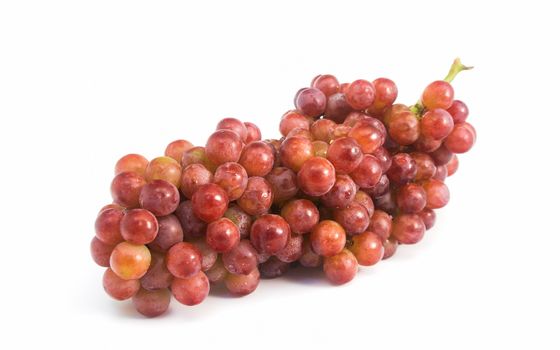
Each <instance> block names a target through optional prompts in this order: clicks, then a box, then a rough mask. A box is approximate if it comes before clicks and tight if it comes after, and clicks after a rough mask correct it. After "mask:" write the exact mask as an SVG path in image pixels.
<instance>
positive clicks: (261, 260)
mask: <svg viewBox="0 0 560 350" xmlns="http://www.w3.org/2000/svg"><path fill="white" fill-rule="evenodd" d="M271 256H272V255H271V254H267V253H259V252H257V262H258V263H259V264H264V263H265V262H267V261H268V259H270V257H271Z"/></svg>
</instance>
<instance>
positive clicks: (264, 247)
mask: <svg viewBox="0 0 560 350" xmlns="http://www.w3.org/2000/svg"><path fill="white" fill-rule="evenodd" d="M290 234H291V230H290V225H288V223H287V222H286V220H284V218H282V217H281V216H279V215H273V214H265V215H262V216H260V217H259V218H257V219H256V220H255V222H253V226H252V227H251V243H252V244H253V246H255V248H256V249H257V251H258V252H261V253H266V254H275V253H277V252H279V251H280V250H282V248H284V247H285V246H286V244H287V242H288V237H289V236H290Z"/></svg>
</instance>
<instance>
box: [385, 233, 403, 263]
mask: <svg viewBox="0 0 560 350" xmlns="http://www.w3.org/2000/svg"><path fill="white" fill-rule="evenodd" d="M398 247H399V242H397V240H396V239H395V238H393V237H391V238H389V239H386V240H385V241H384V242H383V249H384V253H383V260H385V259H389V258H390V257H392V256H393V255H395V253H396V252H397V248H398Z"/></svg>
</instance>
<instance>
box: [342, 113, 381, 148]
mask: <svg viewBox="0 0 560 350" xmlns="http://www.w3.org/2000/svg"><path fill="white" fill-rule="evenodd" d="M348 136H349V137H351V138H353V139H355V140H356V141H357V142H358V144H359V145H360V147H361V149H362V151H364V153H372V152H374V151H375V150H376V149H378V148H379V147H381V146H382V145H383V143H384V142H385V136H384V135H383V131H381V130H379V129H378V128H377V127H376V126H375V125H373V124H372V123H371V122H370V121H368V120H360V121H359V122H357V123H356V124H355V125H354V126H353V127H352V129H350V131H349V132H348Z"/></svg>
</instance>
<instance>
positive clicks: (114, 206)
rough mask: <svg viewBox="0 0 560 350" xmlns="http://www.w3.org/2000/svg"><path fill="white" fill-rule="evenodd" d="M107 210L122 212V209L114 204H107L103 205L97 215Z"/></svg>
mask: <svg viewBox="0 0 560 350" xmlns="http://www.w3.org/2000/svg"><path fill="white" fill-rule="evenodd" d="M107 209H119V210H124V209H125V208H124V207H121V206H120V205H118V204H116V203H111V204H107V205H104V206H103V207H102V208H101V209H100V210H99V212H98V213H97V215H99V214H101V212H103V211H105V210H107Z"/></svg>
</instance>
